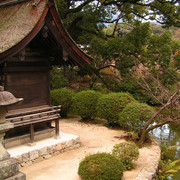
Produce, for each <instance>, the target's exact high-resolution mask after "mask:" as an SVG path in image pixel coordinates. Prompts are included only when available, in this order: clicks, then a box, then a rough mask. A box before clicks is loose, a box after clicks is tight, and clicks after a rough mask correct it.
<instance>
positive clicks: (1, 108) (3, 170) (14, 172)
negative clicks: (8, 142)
mask: <svg viewBox="0 0 180 180" xmlns="http://www.w3.org/2000/svg"><path fill="white" fill-rule="evenodd" d="M22 101H23V98H15V97H14V95H13V94H11V93H10V92H8V91H4V88H3V87H2V86H0V180H4V179H7V180H15V179H16V180H25V179H26V177H25V174H23V173H21V172H19V164H18V162H17V161H16V160H15V159H12V158H10V155H9V153H8V152H7V151H6V149H5V148H4V146H3V145H2V141H3V138H4V136H5V132H6V131H8V130H9V129H11V128H13V127H14V125H13V123H11V122H6V119H5V117H6V108H7V107H8V106H10V105H13V104H17V103H20V102H22Z"/></svg>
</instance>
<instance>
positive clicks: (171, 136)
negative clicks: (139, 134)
mask: <svg viewBox="0 0 180 180" xmlns="http://www.w3.org/2000/svg"><path fill="white" fill-rule="evenodd" d="M152 133H153V134H154V135H155V136H156V137H157V138H158V139H159V141H160V143H161V144H164V145H166V146H167V147H169V146H177V148H176V150H174V151H172V152H171V154H169V156H170V157H171V159H173V160H177V159H180V125H178V124H176V125H174V124H173V125H172V124H171V125H167V124H166V125H164V126H163V127H161V128H157V129H154V130H153V132H152ZM169 180H180V170H179V171H178V173H177V174H176V175H175V176H174V177H169Z"/></svg>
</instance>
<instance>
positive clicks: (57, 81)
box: [50, 67, 69, 89]
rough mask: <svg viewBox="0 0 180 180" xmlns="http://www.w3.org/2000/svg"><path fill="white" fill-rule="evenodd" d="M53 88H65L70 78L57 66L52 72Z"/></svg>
mask: <svg viewBox="0 0 180 180" xmlns="http://www.w3.org/2000/svg"><path fill="white" fill-rule="evenodd" d="M50 76H51V81H50V83H51V88H52V89H58V88H63V87H65V86H67V85H68V83H69V82H68V79H67V78H66V77H64V75H63V74H62V72H61V70H59V69H58V68H57V67H53V68H52V70H51V72H50Z"/></svg>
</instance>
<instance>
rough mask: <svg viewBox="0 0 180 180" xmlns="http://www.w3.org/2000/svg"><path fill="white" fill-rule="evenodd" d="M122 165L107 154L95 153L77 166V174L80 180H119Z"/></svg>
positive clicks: (122, 169)
mask: <svg viewBox="0 0 180 180" xmlns="http://www.w3.org/2000/svg"><path fill="white" fill-rule="evenodd" d="M123 171H124V167H123V164H122V163H121V162H120V161H119V160H118V159H117V158H116V157H114V156H113V155H111V154H109V153H97V154H92V155H89V156H87V157H85V159H84V160H83V161H81V162H80V164H79V169H78V174H79V176H80V177H81V179H82V180H120V179H121V178H122V176H123Z"/></svg>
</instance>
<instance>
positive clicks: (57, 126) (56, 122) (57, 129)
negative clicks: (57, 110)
mask: <svg viewBox="0 0 180 180" xmlns="http://www.w3.org/2000/svg"><path fill="white" fill-rule="evenodd" d="M55 128H56V138H59V119H56V120H55Z"/></svg>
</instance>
